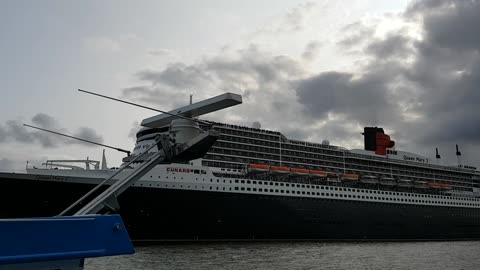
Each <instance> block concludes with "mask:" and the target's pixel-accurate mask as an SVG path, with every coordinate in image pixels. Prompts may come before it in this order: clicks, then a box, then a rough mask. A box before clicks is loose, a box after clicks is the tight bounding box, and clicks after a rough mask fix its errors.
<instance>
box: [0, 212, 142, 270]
mask: <svg viewBox="0 0 480 270" xmlns="http://www.w3.org/2000/svg"><path fill="white" fill-rule="evenodd" d="M132 253H134V249H133V245H132V242H131V241H130V238H129V236H128V232H127V230H126V228H125V225H124V224H123V221H122V219H121V218H120V216H119V215H91V216H65V217H48V218H22V219H0V270H4V269H8V270H15V269H36V270H43V269H45V270H51V269H61V270H67V269H68V270H70V269H75V270H77V269H83V262H84V259H85V258H91V257H101V256H113V255H123V254H132Z"/></svg>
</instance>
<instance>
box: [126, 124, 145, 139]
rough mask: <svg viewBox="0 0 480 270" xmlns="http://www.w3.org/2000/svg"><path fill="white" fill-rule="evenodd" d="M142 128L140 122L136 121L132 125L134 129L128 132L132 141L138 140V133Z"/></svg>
mask: <svg viewBox="0 0 480 270" xmlns="http://www.w3.org/2000/svg"><path fill="white" fill-rule="evenodd" d="M141 128H142V126H140V123H139V122H138V121H135V122H133V123H132V128H131V129H130V131H129V132H128V138H130V139H132V140H135V141H136V140H137V132H138V131H140V129H141Z"/></svg>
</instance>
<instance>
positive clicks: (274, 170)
mask: <svg viewBox="0 0 480 270" xmlns="http://www.w3.org/2000/svg"><path fill="white" fill-rule="evenodd" d="M270 171H271V172H272V173H289V172H290V168H288V167H280V166H270Z"/></svg>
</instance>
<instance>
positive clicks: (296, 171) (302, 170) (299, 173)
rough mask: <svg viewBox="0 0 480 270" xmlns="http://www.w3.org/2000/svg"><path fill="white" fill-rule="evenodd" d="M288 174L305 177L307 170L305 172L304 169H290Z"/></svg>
mask: <svg viewBox="0 0 480 270" xmlns="http://www.w3.org/2000/svg"><path fill="white" fill-rule="evenodd" d="M290 172H291V173H293V174H297V175H307V174H308V170H306V169H297V168H290Z"/></svg>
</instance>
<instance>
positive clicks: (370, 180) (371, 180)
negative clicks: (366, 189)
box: [360, 175, 378, 184]
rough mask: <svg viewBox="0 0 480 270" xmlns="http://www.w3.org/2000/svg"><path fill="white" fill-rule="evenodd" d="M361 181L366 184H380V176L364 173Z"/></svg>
mask: <svg viewBox="0 0 480 270" xmlns="http://www.w3.org/2000/svg"><path fill="white" fill-rule="evenodd" d="M360 182H362V183H365V184H378V178H377V177H376V176H374V175H362V177H360Z"/></svg>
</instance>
